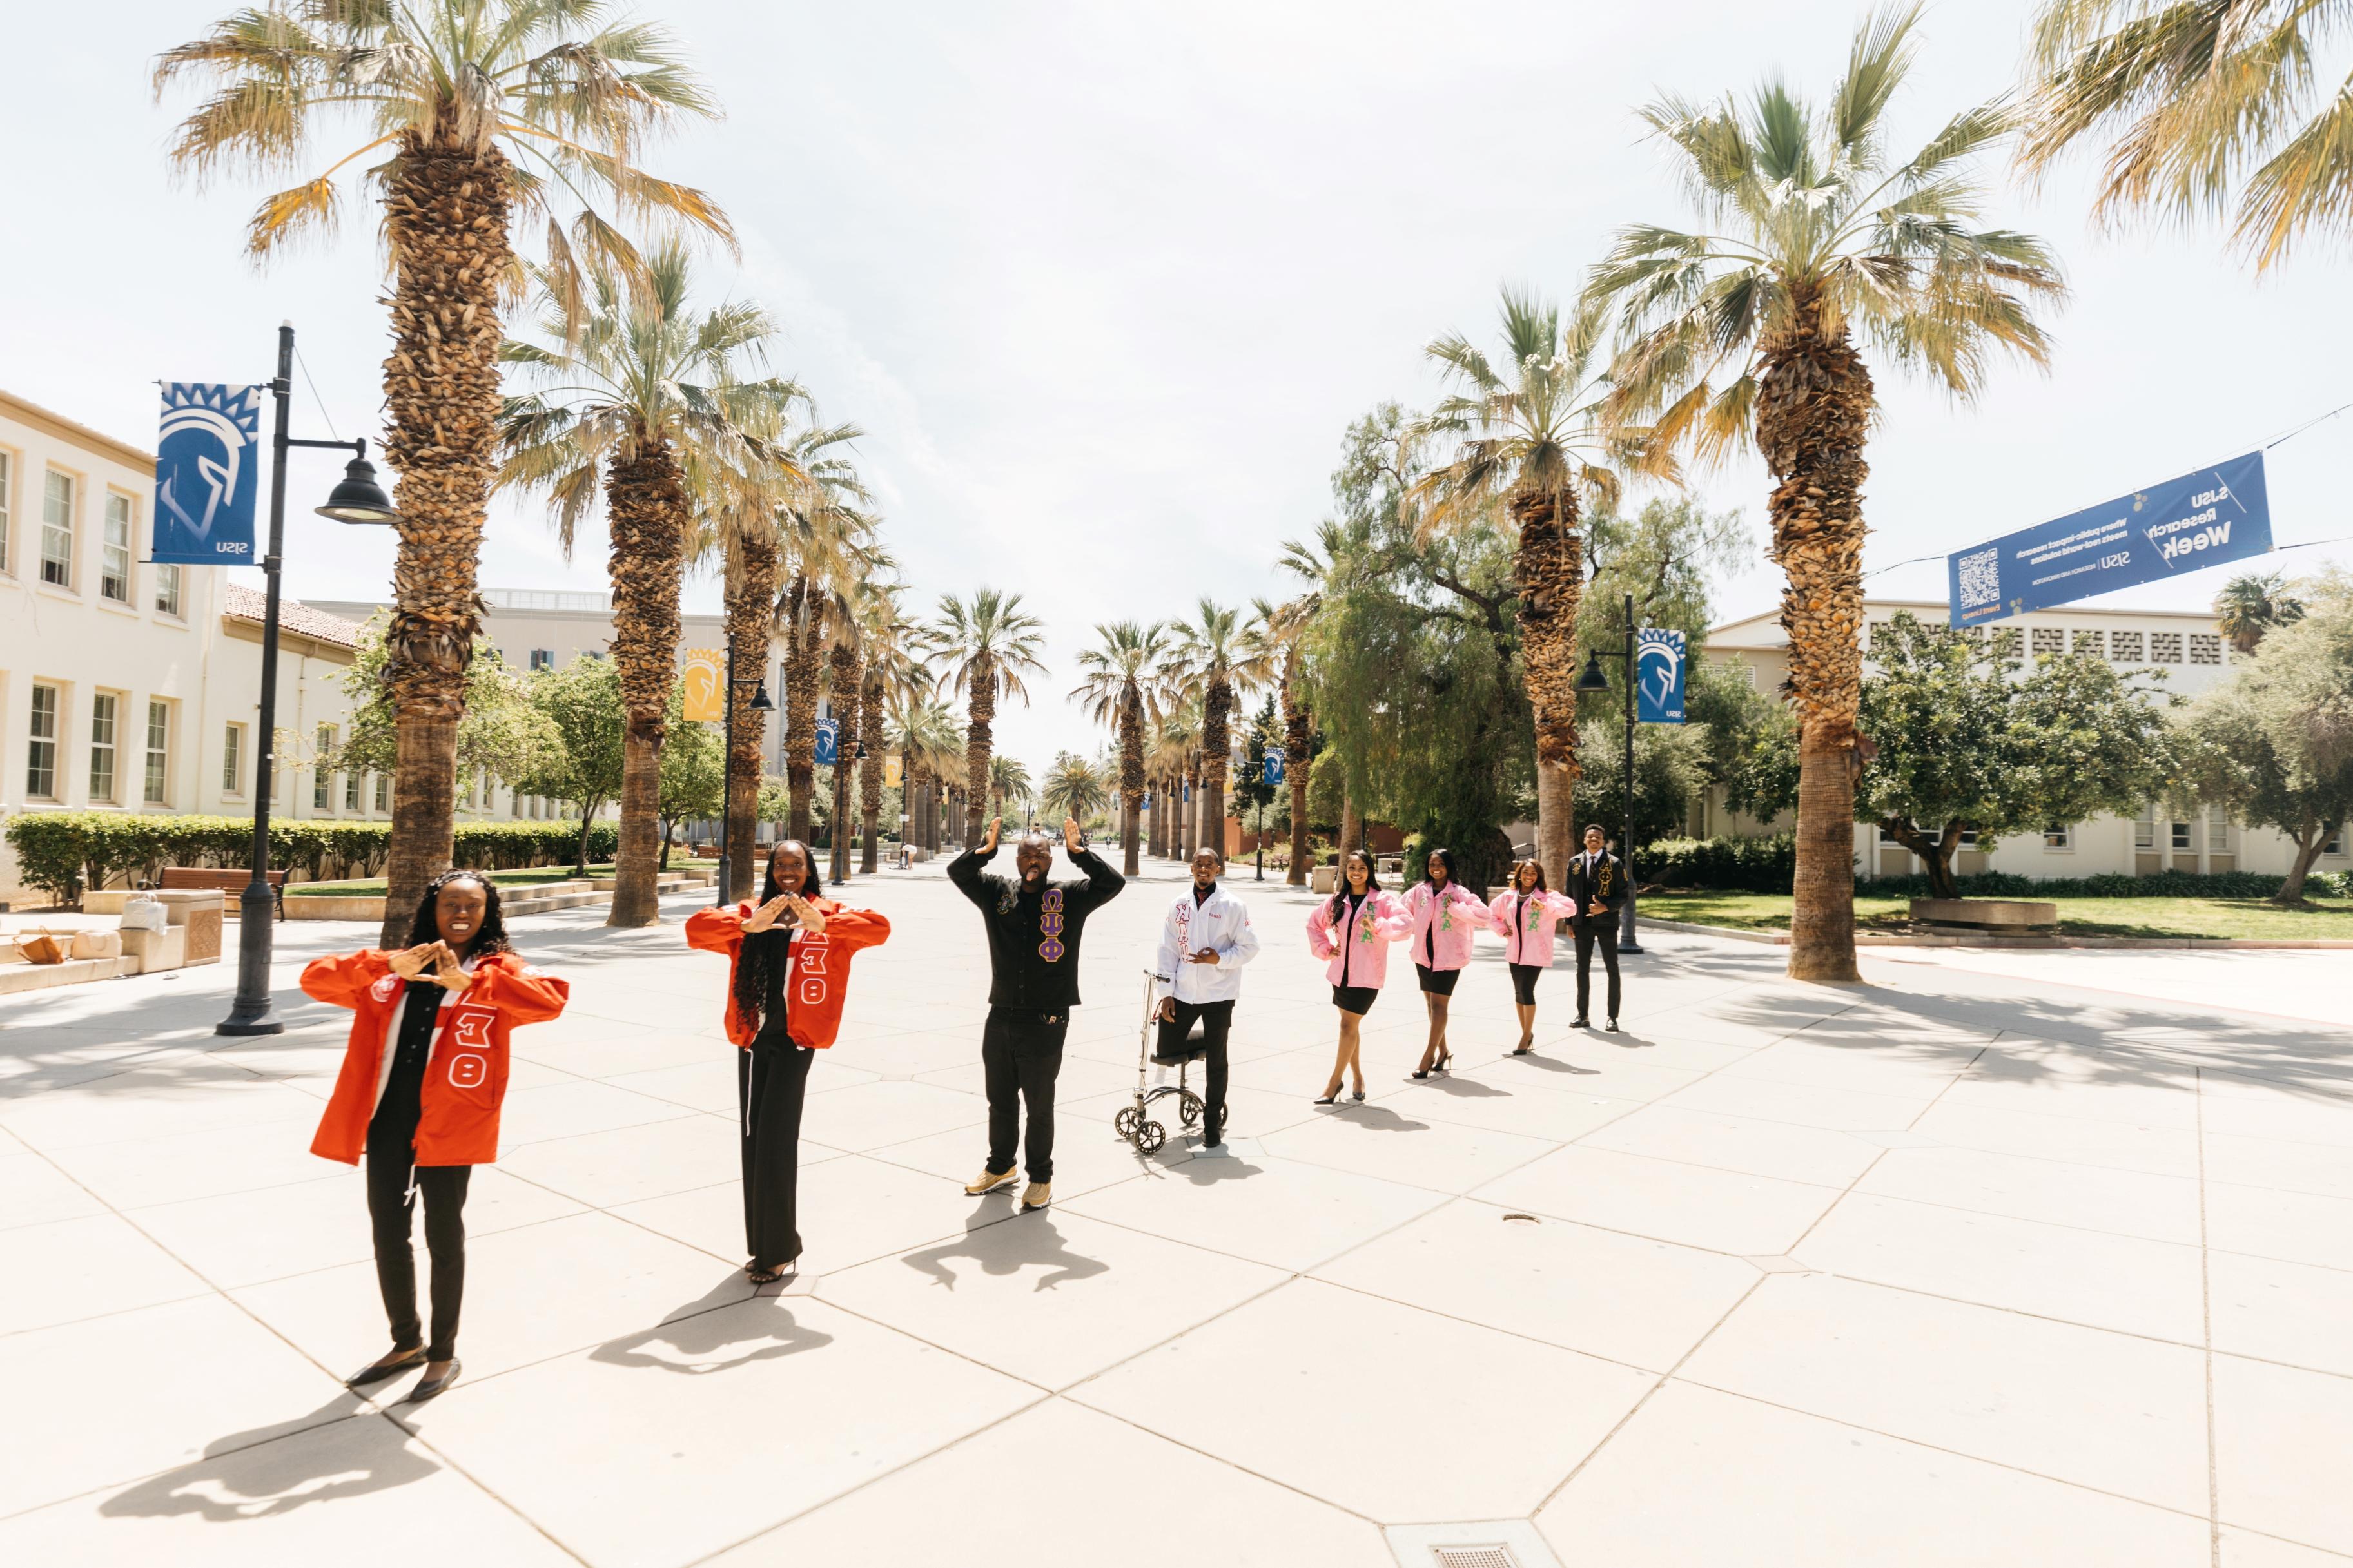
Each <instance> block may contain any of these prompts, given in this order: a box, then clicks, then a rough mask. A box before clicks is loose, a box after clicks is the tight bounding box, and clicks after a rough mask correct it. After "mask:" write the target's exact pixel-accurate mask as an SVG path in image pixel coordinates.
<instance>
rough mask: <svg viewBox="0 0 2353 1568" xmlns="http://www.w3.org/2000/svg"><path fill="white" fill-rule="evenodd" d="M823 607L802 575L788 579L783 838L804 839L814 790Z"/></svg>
mask: <svg viewBox="0 0 2353 1568" xmlns="http://www.w3.org/2000/svg"><path fill="white" fill-rule="evenodd" d="M824 615H825V611H824V608H823V606H822V605H821V603H820V595H819V594H818V590H817V589H816V588H815V587H814V586H813V585H812V584H810V582H809V580H808V578H807V576H806V575H796V576H795V577H794V578H793V588H792V595H791V598H790V608H789V619H788V621H787V623H786V626H787V629H786V645H785V793H786V796H787V797H788V798H789V799H790V801H791V803H792V805H791V820H790V822H789V823H788V824H787V825H786V826H788V827H789V829H790V832H789V833H788V835H787V837H793V838H797V839H799V840H800V841H801V842H802V843H803V844H807V842H808V841H809V818H810V816H811V806H812V805H813V796H814V795H815V792H816V788H817V691H818V679H819V676H820V675H821V673H822V670H821V668H820V662H819V656H820V654H821V653H822V651H823V646H824V645H823V638H824V630H823V627H822V626H821V625H820V623H821V622H822V620H823V618H824Z"/></svg>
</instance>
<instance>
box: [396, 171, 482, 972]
mask: <svg viewBox="0 0 2353 1568" xmlns="http://www.w3.org/2000/svg"><path fill="white" fill-rule="evenodd" d="M511 194H512V188H511V186H510V184H509V180H508V164H507V161H506V158H505V157H504V155H503V154H501V153H499V152H498V151H497V149H495V148H489V149H485V150H483V151H481V152H479V153H477V152H475V151H474V150H472V149H471V148H467V149H464V150H459V149H456V148H451V147H441V146H433V145H428V144H427V142H425V141H424V140H423V139H421V138H418V137H417V136H414V135H412V136H410V137H409V138H408V139H407V140H406V142H404V144H403V145H402V148H401V151H400V153H399V155H398V156H397V157H396V158H395V159H394V160H393V165H392V171H391V179H390V182H389V184H388V187H387V189H386V190H385V203H384V205H385V237H386V238H387V239H388V240H389V241H390V244H391V250H392V256H393V259H394V262H395V265H396V268H397V270H396V274H395V277H394V280H393V291H392V354H391V356H390V357H389V358H387V359H386V360H385V362H384V396H385V411H386V416H387V425H386V434H385V443H384V453H385V458H386V460H388V461H389V462H390V463H391V464H392V467H393V468H394V470H395V471H396V473H397V474H398V475H399V476H400V477H399V479H398V481H397V483H396V492H397V495H398V498H399V505H400V522H399V524H398V530H399V536H400V544H399V551H398V553H397V554H396V557H395V559H394V563H393V572H392V591H393V612H392V622H391V626H390V627H389V629H388V631H387V634H386V638H385V641H386V648H385V652H386V660H385V686H386V687H387V688H388V689H390V692H391V696H392V704H393V712H394V714H395V724H396V732H395V742H394V743H395V748H396V751H395V759H394V763H393V774H392V779H393V785H392V788H393V812H392V841H391V844H390V846H389V848H388V851H387V853H386V855H385V886H386V897H385V921H384V928H383V931H382V935H381V937H380V939H379V940H380V941H381V942H382V943H383V944H384V945H385V947H393V946H396V945H397V944H399V943H400V942H404V941H405V940H406V937H407V927H408V921H409V917H410V915H411V914H412V913H413V912H414V911H415V910H416V908H417V899H418V898H419V897H420V896H422V894H423V893H424V891H425V884H426V883H427V882H429V881H431V880H432V879H434V878H435V877H436V876H438V874H440V873H441V872H442V871H445V870H447V869H448V866H449V854H450V848H451V845H452V842H453V835H454V834H455V832H456V827H457V816H458V721H459V720H460V719H461V718H463V717H464V716H465V711H466V666H467V663H468V661H469V660H470V658H472V656H473V648H474V632H475V628H476V626H477V625H478V624H479V622H478V619H477V616H478V614H479V612H478V608H477V606H478V605H479V603H480V601H479V599H478V598H477V597H476V590H475V582H476V579H475V572H476V569H477V567H478V566H479V564H480V556H481V548H482V520H483V517H484V516H485V515H486V512H487V510H488V506H489V498H490V492H491V475H492V474H493V473H495V472H496V471H497V468H498V424H497V422H498V414H499V345H500V343H501V342H502V341H503V339H504V337H505V330H504V328H503V326H502V324H501V321H500V319H499V286H500V284H501V282H502V281H503V280H504V279H506V277H507V276H508V274H509V272H510V270H511V269H512V266H513V262H514V258H513V254H512V252H511V251H510V250H509V249H508V248H507V222H508V200H509V197H510V195H511Z"/></svg>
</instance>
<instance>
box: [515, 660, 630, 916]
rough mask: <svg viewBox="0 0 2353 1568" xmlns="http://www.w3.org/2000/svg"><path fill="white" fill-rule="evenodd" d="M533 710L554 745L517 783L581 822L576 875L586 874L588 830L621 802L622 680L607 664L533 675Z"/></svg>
mask: <svg viewBox="0 0 2353 1568" xmlns="http://www.w3.org/2000/svg"><path fill="white" fill-rule="evenodd" d="M524 690H525V692H526V693H527V694H528V696H529V698H530V700H531V705H532V707H533V709H534V710H537V711H538V712H539V714H540V716H541V717H542V718H543V720H544V721H546V723H547V725H548V728H549V731H550V732H551V734H552V735H553V736H554V745H552V746H551V747H550V748H548V749H547V750H546V751H545V752H543V753H542V755H541V757H540V759H539V764H538V766H536V767H534V768H533V769H532V770H531V771H530V772H529V773H525V774H524V775H523V776H522V778H519V779H517V780H516V781H515V787H516V788H517V789H519V790H522V791H523V792H524V793H525V794H527V795H545V796H547V797H548V798H549V799H551V800H558V801H562V802H563V803H564V804H565V805H567V806H569V807H571V808H573V809H574V810H575V811H577V812H578V813H579V816H580V845H579V849H578V853H577V854H576V855H575V857H574V858H573V865H572V868H573V871H574V872H575V874H579V873H584V872H586V870H587V868H588V824H589V823H590V822H591V821H592V820H594V819H595V817H596V814H597V813H598V812H599V811H602V810H603V809H604V808H605V807H606V806H607V805H609V804H611V803H612V802H613V801H615V800H617V799H618V798H619V797H620V793H621V772H622V763H623V760H624V748H623V745H622V725H623V722H624V715H623V713H622V710H621V675H620V671H619V670H618V669H617V668H614V665H613V661H612V660H611V659H608V658H595V657H593V656H589V657H583V658H575V659H574V660H573V661H572V662H571V663H570V664H567V665H565V666H564V667H563V668H560V669H543V670H538V671H535V672H534V673H533V675H532V676H531V677H530V679H528V680H527V681H526V682H525V683H524Z"/></svg>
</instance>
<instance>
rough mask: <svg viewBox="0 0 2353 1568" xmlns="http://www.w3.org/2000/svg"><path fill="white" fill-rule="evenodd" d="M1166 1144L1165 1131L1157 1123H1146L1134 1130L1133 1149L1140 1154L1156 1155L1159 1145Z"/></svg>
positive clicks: (1166, 1132)
mask: <svg viewBox="0 0 2353 1568" xmlns="http://www.w3.org/2000/svg"><path fill="white" fill-rule="evenodd" d="M1166 1142H1168V1131H1167V1129H1166V1128H1164V1127H1162V1126H1161V1125H1160V1123H1158V1122H1157V1121H1147V1122H1145V1124H1144V1125H1143V1126H1142V1127H1140V1128H1138V1129H1136V1133H1135V1147H1136V1150H1137V1152H1140V1153H1145V1154H1157V1153H1158V1152H1160V1145H1162V1144H1163V1143H1166Z"/></svg>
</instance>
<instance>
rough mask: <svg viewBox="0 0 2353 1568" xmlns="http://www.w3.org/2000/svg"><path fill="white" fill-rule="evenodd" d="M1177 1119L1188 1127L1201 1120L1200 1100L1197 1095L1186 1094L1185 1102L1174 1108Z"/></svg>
mask: <svg viewBox="0 0 2353 1568" xmlns="http://www.w3.org/2000/svg"><path fill="white" fill-rule="evenodd" d="M1176 1117H1177V1120H1178V1121H1182V1122H1184V1123H1185V1125H1186V1126H1187V1127H1190V1126H1193V1125H1194V1124H1195V1123H1197V1122H1198V1121H1200V1120H1201V1101H1200V1099H1199V1098H1198V1096H1195V1095H1190V1094H1188V1095H1187V1096H1186V1097H1185V1103H1184V1104H1182V1105H1180V1106H1178V1107H1177V1108H1176Z"/></svg>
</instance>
